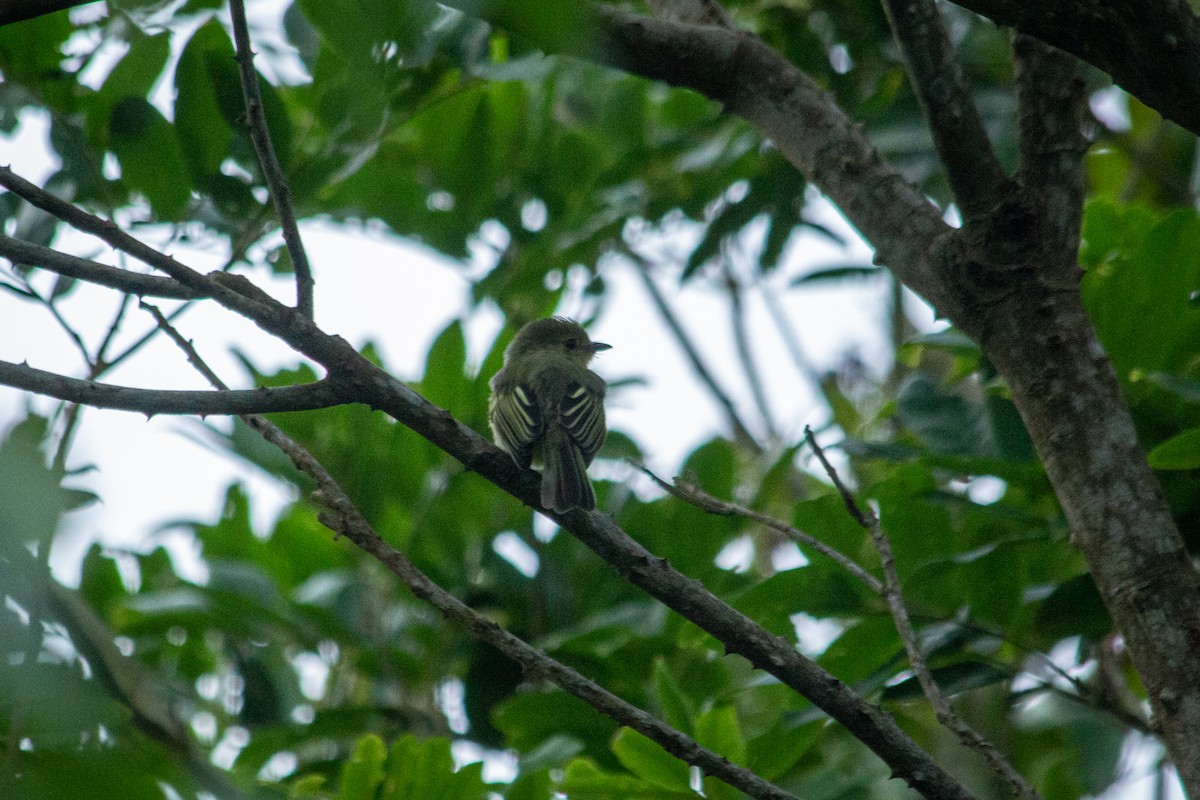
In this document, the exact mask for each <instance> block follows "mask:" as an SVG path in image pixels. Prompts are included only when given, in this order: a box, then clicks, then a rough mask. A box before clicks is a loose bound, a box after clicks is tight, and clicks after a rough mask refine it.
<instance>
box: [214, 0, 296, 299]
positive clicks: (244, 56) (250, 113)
mask: <svg viewBox="0 0 1200 800" xmlns="http://www.w3.org/2000/svg"><path fill="white" fill-rule="evenodd" d="M229 15H230V17H232V19H233V42H234V45H235V47H236V49H237V55H236V59H237V62H238V69H239V71H240V73H241V77H242V95H243V97H245V100H246V118H247V120H248V121H249V124H250V139H251V141H253V142H254V152H255V153H257V154H258V163H259V166H261V167H262V171H263V178H264V179H266V181H267V188H268V189H270V192H271V200H272V201H274V203H275V210H276V211H277V212H278V213H279V222H280V226H281V227H282V229H283V241H284V244H285V245H287V250H288V255H290V256H291V258H292V268H293V269H294V270H295V273H296V310H297V311H299V312H300V313H301V314H302V315H304V316H305V317H307V318H308V319H312V318H313V277H312V270H311V269H310V268H309V265H308V253H307V252H305V250H304V242H303V241H302V240H301V238H300V228H299V226H298V225H297V224H296V211H295V209H294V208H293V207H292V191H291V189H290V188H288V184H287V180H286V179H285V178H284V176H283V169H282V168H281V167H280V166H279V159H278V157H277V156H276V155H275V145H274V144H273V143H272V142H271V132H270V130H269V129H268V128H267V117H266V114H265V113H264V112H263V102H262V96H261V94H260V93H259V91H258V71H257V70H255V69H254V52H253V51H252V50H251V49H250V31H249V29H248V27H247V25H246V8H245V5H244V4H243V2H242V0H229Z"/></svg>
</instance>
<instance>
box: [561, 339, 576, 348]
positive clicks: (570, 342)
mask: <svg viewBox="0 0 1200 800" xmlns="http://www.w3.org/2000/svg"><path fill="white" fill-rule="evenodd" d="M564 345H565V346H566V348H567V349H568V350H574V349H575V348H576V347H578V346H579V342H577V341H575V340H574V339H567V341H566V342H564Z"/></svg>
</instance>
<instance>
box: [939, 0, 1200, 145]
mask: <svg viewBox="0 0 1200 800" xmlns="http://www.w3.org/2000/svg"><path fill="white" fill-rule="evenodd" d="M954 2H955V3H956V4H957V5H960V6H962V7H963V8H966V9H969V10H971V11H974V12H975V13H976V14H981V15H982V16H985V17H988V18H989V19H991V20H992V21H993V22H995V23H997V24H998V25H1004V26H1006V27H1011V28H1014V29H1015V30H1017V31H1019V32H1021V33H1024V34H1028V35H1029V36H1032V37H1034V38H1037V39H1040V40H1042V41H1043V42H1045V43H1047V44H1050V45H1053V46H1055V47H1057V48H1059V49H1061V50H1065V51H1066V52H1068V53H1071V54H1072V55H1074V56H1076V57H1078V58H1079V59H1081V60H1083V61H1086V62H1087V63H1089V64H1091V65H1092V66H1094V67H1097V68H1099V69H1100V70H1102V71H1104V72H1107V73H1108V74H1109V75H1111V76H1112V79H1113V81H1114V82H1115V83H1116V84H1117V85H1118V86H1120V87H1121V88H1122V89H1124V90H1125V91H1127V92H1129V93H1130V94H1132V95H1134V96H1135V97H1137V98H1138V99H1139V100H1141V101H1142V102H1143V103H1145V104H1146V105H1148V106H1150V107H1151V108H1153V109H1154V110H1156V111H1158V113H1160V114H1162V115H1163V116H1164V117H1166V118H1167V119H1169V120H1172V121H1173V122H1176V123H1178V124H1179V125H1182V126H1183V127H1185V128H1187V129H1188V130H1190V131H1191V132H1192V133H1195V134H1198V135H1200V19H1198V18H1197V16H1196V13H1195V12H1194V11H1192V9H1191V8H1190V7H1189V5H1188V3H1187V2H1184V1H1183V0H1106V2H1103V3H1096V2H1092V0H1042V2H1029V0H954Z"/></svg>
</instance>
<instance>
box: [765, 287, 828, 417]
mask: <svg viewBox="0 0 1200 800" xmlns="http://www.w3.org/2000/svg"><path fill="white" fill-rule="evenodd" d="M758 289H759V294H761V295H762V301H763V305H765V306H766V307H767V313H768V314H770V315H771V321H772V322H773V323H775V328H776V329H777V330H778V331H779V337H780V338H781V339H783V346H784V348H785V349H786V350H787V351H788V355H789V356H790V357H791V359H792V364H794V365H795V367H796V370H797V371H798V372H799V373H800V374H801V375H803V376H804V377H805V379H807V380H808V381H809V382H810V383H812V384H813V387H814V388H816V389H817V390H818V391H820V392H822V393H824V386H823V385H822V381H821V377H822V376H821V373H820V371H818V370H817V368H816V367H815V366H814V365H813V363H812V361H811V360H810V359H809V358H808V356H807V355H806V354H805V353H804V347H803V345H801V344H800V339H799V337H797V336H796V331H795V329H794V328H793V327H792V325H791V322H790V321H789V320H788V316H787V314H785V313H784V311H783V306H781V305H780V303H779V296H780V292H776V291H773V290H772V289H770V288H769V287H767V286H766V285H765V284H764V283H763V282H760V283H759V284H758Z"/></svg>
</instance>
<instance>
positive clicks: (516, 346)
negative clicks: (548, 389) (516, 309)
mask: <svg viewBox="0 0 1200 800" xmlns="http://www.w3.org/2000/svg"><path fill="white" fill-rule="evenodd" d="M610 347H612V345H608V344H604V343H603V342H593V341H592V340H591V339H589V338H588V335H587V331H585V330H584V329H583V326H582V325H580V324H579V323H577V322H573V321H572V320H569V319H565V318H563V317H547V318H545V319H539V320H534V321H533V322H530V323H529V324H528V325H526V326H525V327H523V328H521V330H519V331H517V335H516V336H514V337H513V340H512V344H510V345H509V346H508V349H507V350H506V351H505V352H504V356H505V361H508V360H509V359H511V358H513V357H516V356H520V355H522V354H526V353H534V352H539V351H542V352H544V351H549V352H559V353H563V354H565V355H567V356H568V357H570V358H572V359H575V360H576V361H578V362H579V363H580V364H581V365H583V366H585V367H586V366H587V364H588V362H589V361H591V360H592V357H593V356H595V355H596V353H599V352H600V351H602V350H608V349H609V348H610Z"/></svg>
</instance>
